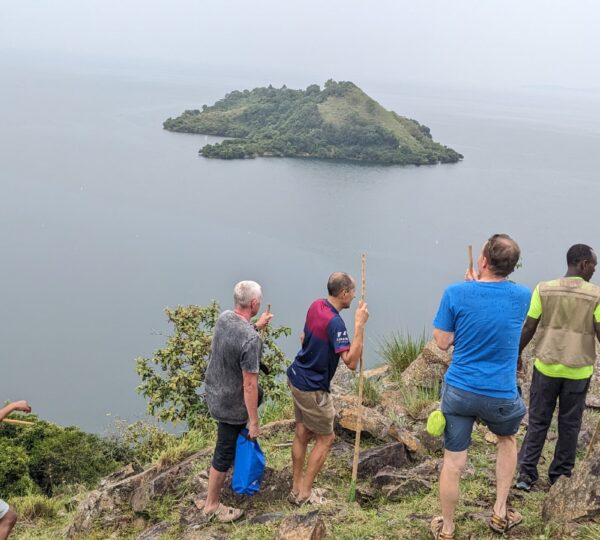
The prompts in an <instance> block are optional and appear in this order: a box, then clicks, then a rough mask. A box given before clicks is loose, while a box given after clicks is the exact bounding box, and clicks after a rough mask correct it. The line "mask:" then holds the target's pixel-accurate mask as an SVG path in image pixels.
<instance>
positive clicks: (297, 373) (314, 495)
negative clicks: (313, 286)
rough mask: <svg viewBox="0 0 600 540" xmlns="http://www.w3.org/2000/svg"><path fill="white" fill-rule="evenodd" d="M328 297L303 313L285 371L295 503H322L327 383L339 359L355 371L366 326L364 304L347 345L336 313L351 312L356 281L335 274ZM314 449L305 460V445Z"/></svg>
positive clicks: (328, 427)
mask: <svg viewBox="0 0 600 540" xmlns="http://www.w3.org/2000/svg"><path fill="white" fill-rule="evenodd" d="M327 292H328V294H329V296H328V297H327V298H326V299H325V298H320V299H319V300H315V301H314V302H313V303H312V304H311V306H310V308H309V309H308V313H307V314H306V323H305V325H304V333H303V335H302V336H301V341H302V349H301V350H300V352H299V353H298V354H297V355H296V359H295V360H294V362H293V363H292V365H291V366H290V367H289V368H288V370H287V375H288V382H289V385H290V389H291V392H292V397H293V400H294V415H295V417H296V433H295V436H294V443H293V445H292V465H293V473H294V474H293V485H292V491H291V493H290V496H289V501H290V502H292V503H294V504H298V505H301V504H304V503H307V502H308V503H318V502H319V501H321V500H322V497H321V494H320V493H319V492H318V490H313V488H312V486H313V482H314V480H315V477H316V476H317V473H318V472H319V471H320V470H321V467H322V466H323V464H324V463H325V459H327V455H328V453H329V449H330V448H331V445H332V444H333V439H334V435H333V421H334V418H335V410H334V408H333V401H332V399H331V395H330V394H329V384H330V382H331V379H332V378H333V376H334V375H335V371H336V369H337V367H338V362H339V359H340V358H341V359H342V360H343V362H344V363H345V364H346V365H347V366H348V367H349V368H350V369H355V368H356V365H357V364H358V360H359V358H360V355H361V354H362V349H363V336H364V328H365V324H366V322H367V319H368V318H369V311H368V310H367V304H365V303H364V302H361V303H360V304H359V306H358V308H357V309H356V314H355V316H354V340H353V342H352V343H350V339H349V336H348V331H347V330H346V325H345V324H344V321H343V320H342V318H341V317H340V311H342V310H343V309H346V308H349V307H350V304H351V303H352V300H353V299H354V297H355V295H356V283H355V281H354V279H353V278H352V276H350V275H348V274H346V273H344V272H334V273H333V274H331V276H329V280H328V281H327ZM313 437H314V439H315V445H314V447H313V449H312V450H311V452H310V454H309V456H308V463H307V465H306V470H304V462H305V459H306V449H307V446H308V443H309V441H310V440H311V439H312V438H313Z"/></svg>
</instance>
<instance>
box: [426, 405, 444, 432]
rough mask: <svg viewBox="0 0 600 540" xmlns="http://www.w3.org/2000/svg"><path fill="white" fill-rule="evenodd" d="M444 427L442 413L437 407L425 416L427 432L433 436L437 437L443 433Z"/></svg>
mask: <svg viewBox="0 0 600 540" xmlns="http://www.w3.org/2000/svg"><path fill="white" fill-rule="evenodd" d="M444 429H446V418H445V417H444V414H443V413H442V411H440V410H439V409H438V410H437V411H433V412H432V413H431V414H430V415H429V418H427V433H429V435H432V436H433V437H439V436H440V435H443V434H444Z"/></svg>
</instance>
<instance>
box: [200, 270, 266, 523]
mask: <svg viewBox="0 0 600 540" xmlns="http://www.w3.org/2000/svg"><path fill="white" fill-rule="evenodd" d="M233 300H234V304H235V307H234V310H233V311H230V310H227V311H224V312H223V313H221V315H220V317H219V319H218V321H217V324H216V326H215V332H214V335H213V340H212V346H211V353H210V361H209V363H208V368H207V370H206V380H205V390H206V402H207V404H208V409H209V411H210V414H211V415H212V417H213V418H214V419H215V420H217V422H218V423H219V424H218V431H217V444H216V447H215V453H214V455H213V460H212V465H211V468H210V473H209V476H208V494H207V496H206V500H203V501H197V502H196V505H197V506H198V508H201V509H202V510H203V512H204V514H205V515H206V516H208V517H211V518H212V517H214V518H215V519H217V520H218V521H221V522H230V521H235V520H237V519H239V518H240V517H242V515H243V510H240V509H238V508H231V507H228V506H225V505H223V504H221V503H220V502H219V498H220V496H221V490H222V488H223V483H224V481H225V474H226V473H227V471H228V470H229V468H230V467H231V464H232V463H233V460H234V457H235V447H236V441H237V437H238V435H239V433H240V431H241V430H242V429H243V428H244V427H245V426H246V424H248V435H249V437H250V438H251V439H255V438H257V437H258V435H259V434H260V427H259V420H258V404H259V388H258V370H259V364H260V358H261V356H262V341H261V339H260V336H259V334H258V331H259V330H262V329H263V328H264V327H265V326H267V325H268V324H269V322H270V320H271V318H272V315H271V314H270V313H263V314H262V315H261V317H260V318H259V320H258V321H257V323H256V324H255V325H252V324H251V323H250V320H251V319H252V317H254V316H256V315H257V314H258V310H259V309H260V303H261V300H262V290H261V287H260V285H259V284H258V283H256V282H254V281H241V282H240V283H238V284H237V285H236V286H235V288H234V289H233Z"/></svg>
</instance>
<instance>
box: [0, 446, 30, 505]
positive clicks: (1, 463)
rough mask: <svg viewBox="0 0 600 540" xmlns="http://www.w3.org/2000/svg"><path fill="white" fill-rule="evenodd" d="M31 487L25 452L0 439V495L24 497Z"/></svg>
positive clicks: (27, 458)
mask: <svg viewBox="0 0 600 540" xmlns="http://www.w3.org/2000/svg"><path fill="white" fill-rule="evenodd" d="M32 487H33V482H32V480H31V477H30V476H29V457H28V456H27V452H26V451H25V450H24V449H23V448H21V447H20V446H13V445H12V444H11V443H10V441H9V440H7V439H0V493H2V495H3V496H8V495H25V494H26V493H27V492H28V491H29V490H30V489H31V488H32Z"/></svg>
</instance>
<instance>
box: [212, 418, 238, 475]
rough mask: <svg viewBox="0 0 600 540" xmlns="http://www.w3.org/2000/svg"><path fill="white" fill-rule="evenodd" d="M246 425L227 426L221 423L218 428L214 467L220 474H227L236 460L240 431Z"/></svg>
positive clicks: (213, 460)
mask: <svg viewBox="0 0 600 540" xmlns="http://www.w3.org/2000/svg"><path fill="white" fill-rule="evenodd" d="M245 427H246V424H226V423H225V422H219V427H218V428H217V445H216V446H215V454H214V455H213V459H212V466H213V467H214V468H215V469H216V470H217V471H219V472H223V473H224V472H227V471H228V470H229V468H230V467H231V465H232V463H233V460H234V459H235V445H236V443H237V438H238V435H239V434H240V431H242V429H244V428H245Z"/></svg>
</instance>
